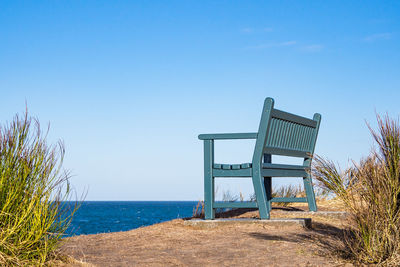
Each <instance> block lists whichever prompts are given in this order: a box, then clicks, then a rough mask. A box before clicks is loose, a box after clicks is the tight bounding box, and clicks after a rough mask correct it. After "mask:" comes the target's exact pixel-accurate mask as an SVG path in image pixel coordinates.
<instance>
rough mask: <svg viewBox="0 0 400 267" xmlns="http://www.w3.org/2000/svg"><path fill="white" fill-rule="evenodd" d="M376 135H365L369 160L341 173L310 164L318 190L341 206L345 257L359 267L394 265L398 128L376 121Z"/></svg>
mask: <svg viewBox="0 0 400 267" xmlns="http://www.w3.org/2000/svg"><path fill="white" fill-rule="evenodd" d="M377 122H378V130H377V131H375V130H373V129H372V127H370V126H369V125H368V127H369V130H370V132H371V134H372V137H373V139H374V141H375V143H376V146H377V148H376V149H373V150H372V152H371V153H370V155H369V156H368V157H366V158H364V159H362V160H361V161H360V162H359V163H356V162H353V166H352V167H350V168H348V169H346V170H344V171H341V170H340V168H339V167H338V166H337V165H336V164H335V163H334V162H332V161H331V160H327V159H324V158H321V157H316V158H315V159H314V162H315V164H314V177H315V178H316V179H317V180H318V182H319V185H320V186H322V187H323V188H325V189H326V190H327V191H329V192H331V193H332V194H334V195H335V196H336V197H337V198H338V199H340V200H341V201H342V202H343V203H344V204H345V205H344V207H345V208H346V209H347V211H348V213H349V214H350V216H349V227H348V228H347V229H346V230H345V237H346V238H345V239H343V242H344V243H345V245H346V247H347V248H348V249H347V250H346V253H348V255H347V256H350V257H351V258H353V259H354V260H357V261H358V262H360V263H367V264H380V265H386V266H398V265H399V264H400V125H399V122H398V120H394V119H391V118H390V117H389V116H388V115H385V116H383V117H381V116H379V115H377Z"/></svg>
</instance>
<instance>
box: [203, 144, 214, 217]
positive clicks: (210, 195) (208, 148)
mask: <svg viewBox="0 0 400 267" xmlns="http://www.w3.org/2000/svg"><path fill="white" fill-rule="evenodd" d="M213 157H214V142H213V140H204V218H205V219H206V220H213V219H214V217H215V211H214V193H215V192H214V177H213V175H212V165H213V162H214V159H213Z"/></svg>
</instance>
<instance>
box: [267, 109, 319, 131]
mask: <svg viewBox="0 0 400 267" xmlns="http://www.w3.org/2000/svg"><path fill="white" fill-rule="evenodd" d="M271 116H272V117H274V118H277V119H282V120H286V121H291V122H295V123H298V124H301V125H305V126H309V127H313V128H315V127H317V122H316V121H314V120H311V119H308V118H304V117H301V116H299V115H295V114H292V113H289V112H285V111H282V110H279V109H273V110H272V112H271Z"/></svg>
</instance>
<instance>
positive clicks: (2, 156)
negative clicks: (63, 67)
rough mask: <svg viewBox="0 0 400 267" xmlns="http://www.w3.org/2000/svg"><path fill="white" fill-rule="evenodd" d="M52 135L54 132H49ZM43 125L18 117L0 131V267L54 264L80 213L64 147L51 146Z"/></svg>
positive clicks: (25, 115) (34, 120)
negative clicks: (71, 200) (64, 166)
mask: <svg viewBox="0 0 400 267" xmlns="http://www.w3.org/2000/svg"><path fill="white" fill-rule="evenodd" d="M47 132H48V129H47ZM47 132H46V133H43V132H42V130H41V128H40V124H39V122H38V120H37V119H35V118H32V117H29V116H28V113H27V112H26V113H25V114H24V116H23V117H20V116H18V115H16V116H15V117H14V119H13V121H12V122H11V123H8V124H6V125H4V126H1V127H0V265H2V266H20V265H43V264H45V263H48V262H49V260H52V259H54V257H55V255H56V250H57V248H58V247H59V245H60V241H61V237H62V236H63V233H64V232H65V230H66V229H67V227H68V226H69V223H70V221H71V218H72V215H73V213H74V211H75V210H76V208H77V206H76V205H75V206H74V208H73V210H69V209H68V207H67V206H66V203H65V201H66V200H69V196H70V193H71V190H70V186H69V182H68V179H69V177H70V175H69V173H68V172H67V171H64V170H63V169H62V163H63V157H64V146H63V143H62V142H61V141H59V142H58V143H57V144H56V145H52V146H49V145H48V144H47V142H46V137H47Z"/></svg>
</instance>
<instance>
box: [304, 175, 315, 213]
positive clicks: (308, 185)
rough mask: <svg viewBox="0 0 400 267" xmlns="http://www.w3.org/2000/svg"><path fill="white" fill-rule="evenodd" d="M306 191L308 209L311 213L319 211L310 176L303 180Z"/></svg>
mask: <svg viewBox="0 0 400 267" xmlns="http://www.w3.org/2000/svg"><path fill="white" fill-rule="evenodd" d="M303 182H304V190H305V191H306V197H307V202H308V209H309V210H310V211H317V203H316V201H315V194H314V188H313V184H312V180H311V176H310V174H308V175H307V176H306V177H304V178H303Z"/></svg>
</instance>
